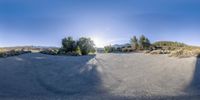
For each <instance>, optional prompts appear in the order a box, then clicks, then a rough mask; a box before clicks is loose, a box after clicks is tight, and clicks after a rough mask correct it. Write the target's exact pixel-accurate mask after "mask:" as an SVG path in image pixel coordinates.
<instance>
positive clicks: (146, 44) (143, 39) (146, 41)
mask: <svg viewBox="0 0 200 100" xmlns="http://www.w3.org/2000/svg"><path fill="white" fill-rule="evenodd" d="M139 44H140V49H149V47H150V45H151V43H150V41H149V39H148V38H146V37H145V36H144V35H142V36H141V37H140V40H139Z"/></svg>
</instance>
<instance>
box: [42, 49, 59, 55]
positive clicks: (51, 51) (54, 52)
mask: <svg viewBox="0 0 200 100" xmlns="http://www.w3.org/2000/svg"><path fill="white" fill-rule="evenodd" d="M58 52H59V50H57V49H46V50H43V51H40V53H43V54H49V55H57V54H58Z"/></svg>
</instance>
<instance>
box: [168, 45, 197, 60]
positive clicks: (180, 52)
mask: <svg viewBox="0 0 200 100" xmlns="http://www.w3.org/2000/svg"><path fill="white" fill-rule="evenodd" d="M199 54H200V48H199V47H192V46H188V47H183V48H179V49H176V50H174V51H171V53H170V55H169V56H170V57H179V58H185V57H194V56H198V55H199Z"/></svg>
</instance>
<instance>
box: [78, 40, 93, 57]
mask: <svg viewBox="0 0 200 100" xmlns="http://www.w3.org/2000/svg"><path fill="white" fill-rule="evenodd" d="M77 46H79V47H80V50H81V53H82V55H87V54H89V53H90V52H92V51H94V50H95V48H94V42H93V41H92V40H91V39H90V38H85V37H81V38H80V39H79V40H78V42H77Z"/></svg>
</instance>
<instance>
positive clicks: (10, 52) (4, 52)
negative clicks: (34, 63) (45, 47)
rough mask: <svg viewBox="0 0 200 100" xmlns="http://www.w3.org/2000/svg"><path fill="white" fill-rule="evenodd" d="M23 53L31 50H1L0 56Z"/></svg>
mask: <svg viewBox="0 0 200 100" xmlns="http://www.w3.org/2000/svg"><path fill="white" fill-rule="evenodd" d="M25 53H31V51H24V50H23V49H22V50H10V51H1V52H0V57H10V56H17V55H21V54H25Z"/></svg>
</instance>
